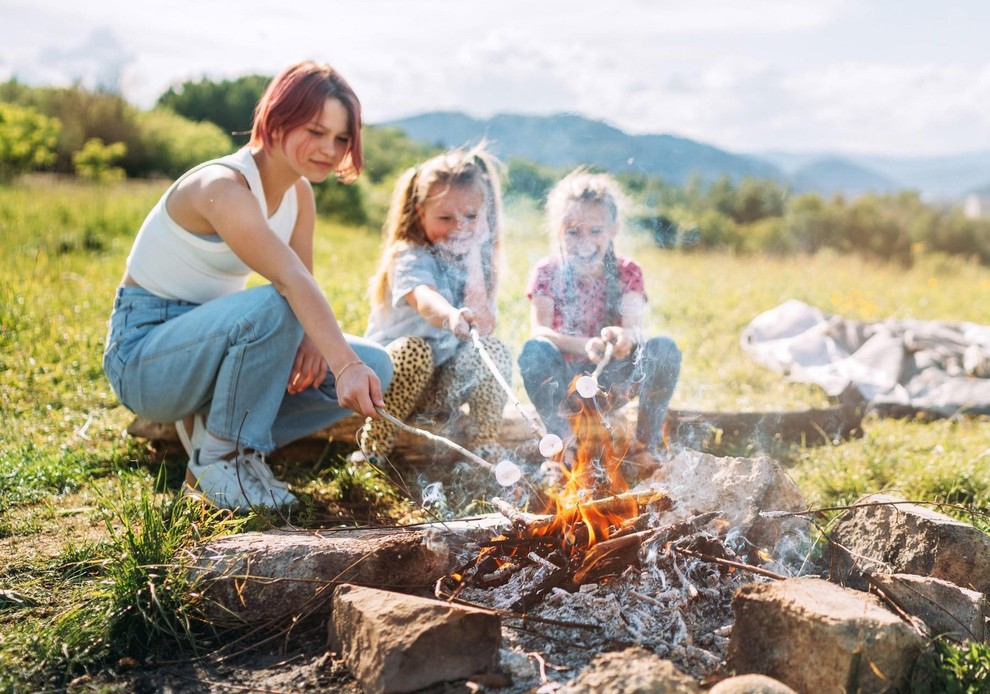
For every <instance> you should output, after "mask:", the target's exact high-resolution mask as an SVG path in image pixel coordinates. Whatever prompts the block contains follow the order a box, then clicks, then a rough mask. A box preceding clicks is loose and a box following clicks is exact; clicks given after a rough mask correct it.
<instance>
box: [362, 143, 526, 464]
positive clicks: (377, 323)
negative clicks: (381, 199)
mask: <svg viewBox="0 0 990 694" xmlns="http://www.w3.org/2000/svg"><path fill="white" fill-rule="evenodd" d="M497 164H498V162H497V161H496V160H495V159H494V158H493V157H492V155H491V154H490V153H488V152H487V151H486V149H485V147H484V145H483V144H482V145H478V146H476V147H474V148H471V149H456V150H452V151H448V152H446V153H444V154H441V155H438V156H436V157H433V158H432V159H429V160H428V161H426V162H424V163H422V164H420V165H419V166H416V167H414V168H412V169H409V170H408V171H406V172H405V173H404V174H403V176H402V177H401V178H400V179H399V181H398V182H397V184H396V188H395V192H394V194H393V196H392V201H391V206H390V209H389V213H388V218H387V220H386V223H385V228H384V249H383V252H382V256H381V261H380V263H379V266H378V271H377V273H376V274H375V275H374V277H373V278H372V281H371V287H370V298H371V306H372V312H371V317H370V319H369V322H368V330H367V332H366V337H367V338H369V339H370V340H373V341H375V342H378V343H379V344H381V345H384V346H385V348H386V350H387V351H388V353H389V355H390V356H391V358H392V363H393V367H394V370H395V376H394V378H393V381H392V385H391V386H390V388H389V389H388V390H387V391H386V393H385V405H386V410H387V411H388V412H389V413H390V414H392V415H394V416H395V417H397V418H399V419H401V420H406V419H408V418H409V417H410V416H411V415H413V414H425V415H429V416H433V417H440V418H441V419H449V418H450V417H451V416H452V415H454V414H455V413H456V412H457V410H458V408H459V407H460V406H461V405H462V404H463V403H467V404H468V406H469V408H470V417H471V425H470V427H467V428H466V429H468V430H469V431H470V432H471V440H470V441H467V442H466V443H467V445H469V446H471V447H474V448H475V449H476V452H477V453H478V454H479V455H481V456H482V457H484V458H487V459H492V458H495V457H497V456H499V455H501V453H502V452H501V450H500V449H499V448H498V447H497V445H496V442H497V438H498V435H499V432H500V429H501V426H502V409H503V407H504V406H505V402H506V399H507V395H506V394H505V392H504V391H503V390H502V389H501V388H500V387H499V385H498V382H497V381H496V380H495V378H494V376H493V374H492V373H491V372H490V371H489V369H488V368H487V367H486V366H485V364H484V362H482V361H481V359H480V358H479V354H478V352H477V350H476V348H475V347H474V345H473V342H472V340H470V339H468V337H469V335H470V331H471V329H472V328H475V329H477V331H478V333H479V334H480V336H481V338H482V343H483V344H484V345H485V347H486V348H487V350H488V352H489V353H490V354H491V356H492V358H493V359H494V361H495V362H496V363H497V365H498V366H499V370H500V371H501V373H502V375H503V376H504V378H505V379H506V380H507V381H508V380H509V379H510V378H511V374H512V358H511V355H510V353H509V350H508V348H507V347H506V346H505V345H504V344H503V343H502V342H500V341H499V340H498V339H497V338H495V337H493V336H492V331H493V330H494V329H495V295H496V291H497V288H498V262H499V246H500V244H501V236H502V219H501V216H502V215H501V189H500V184H499V179H498V172H497V170H496V166H497ZM396 433H397V432H396V428H395V426H394V425H393V424H391V423H390V422H388V421H387V420H382V419H379V420H369V421H368V422H367V423H366V424H365V426H364V427H363V429H362V430H361V432H360V435H359V443H360V446H361V450H362V452H363V454H364V455H365V456H369V457H381V456H385V455H387V454H388V453H389V452H390V451H391V450H392V448H393V446H394V444H395V436H396Z"/></svg>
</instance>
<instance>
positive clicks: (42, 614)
mask: <svg viewBox="0 0 990 694" xmlns="http://www.w3.org/2000/svg"><path fill="white" fill-rule="evenodd" d="M165 186H166V184H165V183H164V182H145V183H135V182H127V183H125V184H122V185H118V186H113V187H101V186H97V185H84V184H80V183H77V182H72V181H60V180H54V179H50V178H38V179H30V180H27V181H25V182H23V183H20V184H18V185H15V186H11V187H6V188H4V187H0V255H2V258H3V265H2V270H0V418H2V419H3V422H4V426H2V427H0V596H5V597H3V598H0V690H6V689H8V688H14V689H16V688H17V687H16V683H17V681H18V680H17V679H16V678H15V676H14V675H13V674H11V675H9V677H10V678H13V679H10V678H7V676H6V675H5V674H4V673H15V672H19V671H20V670H21V669H22V668H23V667H25V665H26V664H32V667H34V668H35V669H34V672H35V679H33V680H32V683H33V685H34V686H38V685H39V684H40V683H44V684H45V686H51V685H52V683H55V684H56V685H58V686H62V685H64V684H65V682H66V681H68V679H69V678H71V677H72V676H73V675H75V674H77V673H79V672H82V671H85V670H86V669H87V668H88V667H91V666H96V665H97V664H99V663H102V662H109V661H111V660H112V659H113V658H115V657H120V656H121V655H122V654H127V653H129V652H132V651H135V650H140V649H142V648H144V647H145V646H146V645H147V644H148V643H150V642H162V641H165V642H169V643H171V644H173V646H172V647H175V648H183V647H187V646H189V647H191V646H194V645H195V643H196V641H197V637H200V636H199V632H198V627H197V626H196V624H195V619H194V617H193V616H192V613H187V612H185V611H184V604H185V603H184V602H183V600H184V599H185V592H186V591H187V590H188V586H186V585H183V584H182V582H181V581H179V579H178V578H176V576H175V574H174V573H173V572H172V571H171V569H172V565H173V563H174V561H173V560H174V553H175V552H176V551H177V549H178V548H179V547H181V546H183V543H185V542H189V541H194V540H195V539H196V538H197V533H199V532H226V531H228V530H230V528H228V527H225V526H223V524H222V523H221V522H220V519H214V520H211V521H209V522H207V521H205V520H203V519H200V520H197V521H196V522H193V521H192V520H191V517H190V516H189V515H188V514H189V513H191V511H190V510H189V509H188V508H183V507H182V506H181V504H179V503H178V502H177V501H176V500H175V496H174V493H173V492H174V489H175V487H176V482H175V480H174V479H170V476H174V475H176V474H178V473H179V472H181V466H164V467H163V466H162V465H161V464H160V463H161V456H160V454H159V452H157V451H154V450H151V449H150V448H148V447H147V446H146V445H145V443H144V442H143V441H139V440H134V439H131V438H129V437H128V436H127V435H126V434H125V433H123V432H124V429H125V428H126V426H127V424H128V423H129V422H130V420H131V418H132V415H131V414H130V413H129V412H127V411H126V410H124V409H123V408H122V407H120V406H119V404H118V403H117V401H116V398H115V397H114V395H113V393H112V391H111V390H110V388H109V386H108V385H107V383H106V380H105V378H104V375H103V373H102V370H101V366H100V361H101V354H102V349H103V342H104V337H105V330H106V320H107V318H108V316H109V311H110V304H111V301H112V296H113V292H114V288H115V286H116V285H117V283H118V281H119V279H120V276H121V272H122V270H123V265H124V259H125V258H126V255H127V253H128V250H129V248H130V244H131V242H132V240H133V236H134V234H135V232H136V230H137V228H138V226H139V225H140V223H141V220H142V219H143V216H144V214H145V213H146V211H147V210H148V209H150V207H151V206H152V205H153V204H154V202H155V201H156V200H157V198H158V196H159V195H160V193H161V191H162V190H163V189H164V188H165ZM508 209H509V213H508V218H507V240H506V247H507V252H506V257H505V262H504V266H503V268H502V275H501V276H502V284H501V288H502V289H501V292H500V296H499V328H498V334H499V335H500V336H501V337H502V338H503V339H504V340H505V341H506V342H507V343H508V344H509V346H510V347H511V348H512V349H513V350H515V351H516V353H518V350H519V348H520V347H521V346H522V342H523V340H524V339H525V337H526V333H527V328H528V318H529V308H528V304H527V301H526V299H525V297H524V294H523V292H524V287H525V280H526V276H527V274H528V272H529V268H530V266H531V265H532V263H533V262H534V261H535V260H536V259H537V258H539V257H540V256H542V255H543V254H545V253H546V252H547V250H548V248H549V242H548V239H547V238H546V236H545V234H544V232H543V230H542V226H541V220H540V218H539V214H538V211H537V210H536V209H535V208H534V206H533V205H520V204H514V205H510V206H509V208H508ZM378 252H379V236H378V234H377V233H376V232H374V231H369V230H366V229H354V228H346V227H341V226H338V225H335V224H331V223H327V222H324V221H321V222H320V224H319V228H318V231H317V246H316V277H317V279H318V281H319V282H320V284H321V286H322V287H323V288H324V290H325V292H326V294H327V297H328V298H329V300H330V302H331V304H332V305H333V307H334V310H335V312H336V314H337V316H338V318H339V320H340V322H341V324H342V326H343V327H344V329H345V330H347V331H349V332H353V333H358V334H360V333H362V332H363V330H364V326H365V317H366V314H367V301H366V298H365V289H366V286H367V281H368V277H369V276H370V274H371V272H372V271H373V269H374V267H375V264H376V261H377V255H378ZM620 252H622V253H627V254H629V255H632V256H633V257H635V258H636V259H637V260H639V261H640V262H641V264H642V265H643V266H644V269H645V272H646V278H647V292H648V294H649V299H650V304H649V306H650V310H649V314H648V328H649V331H650V332H652V333H666V334H669V335H671V336H673V337H674V338H675V339H676V340H677V342H678V344H679V345H680V347H681V349H682V351H683V353H684V367H683V372H682V378H681V381H680V383H679V385H678V389H677V392H676V394H675V396H674V401H673V407H675V408H679V409H699V410H735V411H760V410H789V409H804V408H808V407H824V406H827V405H828V404H829V401H828V399H827V398H826V396H825V395H824V393H823V392H822V391H821V390H820V389H819V388H817V387H814V386H808V385H801V384H794V383H789V382H787V381H785V380H784V379H783V377H782V376H780V375H779V374H777V373H775V372H772V371H770V370H769V369H767V368H765V367H763V366H761V365H759V364H756V363H755V362H753V361H752V360H751V359H750V358H749V357H747V356H746V355H745V354H744V353H743V352H742V350H741V349H740V347H739V334H740V331H741V330H742V328H743V327H744V326H745V325H746V324H747V323H749V322H750V321H751V320H752V319H753V318H754V317H755V316H756V315H757V314H759V313H761V312H762V311H765V310H768V309H770V308H773V307H775V306H777V305H778V304H780V303H781V302H783V301H785V300H787V299H792V298H796V299H800V300H802V301H805V302H807V303H810V304H812V305H815V306H818V307H819V308H821V309H822V310H824V311H826V312H829V313H835V314H839V315H842V316H844V317H848V318H855V319H860V320H864V321H873V320H881V319H885V318H916V319H932V320H966V321H972V322H976V323H982V324H990V302H987V301H986V300H985V298H986V295H987V290H988V289H990V269H988V268H984V267H980V266H979V265H977V264H974V263H967V262H965V261H962V260H959V259H954V258H944V257H928V258H925V257H922V258H919V259H918V262H916V263H915V265H914V266H913V267H912V268H911V269H909V270H905V269H904V268H902V267H900V266H893V265H889V266H888V265H879V264H871V263H867V262H865V261H863V260H860V259H856V258H847V257H837V256H834V255H831V254H822V255H819V256H815V257H792V258H766V257H745V258H739V257H735V256H732V255H728V254H717V253H712V254H690V253H680V252H670V251H662V250H659V249H657V248H655V247H654V246H652V244H650V242H649V240H648V239H646V238H643V237H628V238H624V239H622V240H621V242H620ZM516 383H517V386H516V387H517V392H518V393H519V395H520V397H523V394H522V389H521V387H519V386H518V378H517V379H516ZM987 424H988V422H987V418H984V417H968V418H960V419H953V420H943V421H935V422H924V421H918V420H894V419H878V418H875V417H869V418H868V419H867V420H866V422H865V423H864V428H865V435H864V437H863V438H862V439H858V440H853V441H849V442H844V443H842V444H840V445H835V446H826V447H816V448H803V447H800V446H787V447H779V448H776V449H774V450H772V451H761V450H755V449H748V450H744V451H739V453H741V454H760V453H766V452H769V453H772V454H773V455H774V456H775V457H776V458H777V459H778V460H780V461H781V462H782V463H783V464H784V465H785V467H786V468H787V470H788V473H789V474H790V475H791V476H792V477H793V479H794V480H795V481H796V482H797V484H798V486H799V488H800V489H801V490H802V492H803V493H804V495H805V497H806V499H807V501H808V503H809V505H811V506H812V507H823V506H832V505H841V504H848V503H851V502H852V501H854V500H856V499H857V498H858V497H859V496H861V495H863V494H866V493H871V492H879V491H898V492H899V493H901V494H903V495H904V496H906V497H908V498H912V499H918V500H924V501H941V502H944V503H947V504H955V505H957V506H955V507H948V508H947V510H948V511H949V512H951V513H953V514H955V515H958V516H960V517H963V518H966V519H967V520H970V521H973V522H975V523H976V524H977V525H978V526H979V527H981V528H983V529H984V530H987V529H988V525H990V524H988V522H987V516H986V515H985V514H986V512H987V510H988V509H990V464H988V458H990V428H988V426H987ZM326 458H328V456H324V459H321V460H319V461H316V462H314V464H313V466H311V467H310V468H306V467H304V468H302V469H301V472H300V474H304V475H306V474H311V476H312V485H311V486H305V487H303V492H302V493H303V496H304V497H305V498H304V501H305V502H306V503H307V504H309V508H308V509H307V514H308V515H307V516H306V517H313V515H314V513H315V512H314V505H315V506H321V509H319V513H322V514H324V515H325V514H326V512H327V509H333V508H337V509H342V508H345V507H346V505H347V504H348V503H360V504H363V505H364V506H365V507H366V508H371V509H373V511H374V515H375V517H379V518H383V517H386V516H391V517H393V518H404V517H407V516H408V514H409V513H410V508H409V506H408V504H406V503H404V502H403V501H402V494H401V493H398V492H396V490H394V489H391V488H389V487H388V485H387V484H384V483H383V481H382V479H381V478H380V477H378V476H375V475H373V474H370V472H369V471H368V470H365V469H361V468H357V467H354V466H345V465H341V464H339V460H334V459H332V456H329V458H331V459H326ZM294 481H295V480H294ZM300 481H301V482H303V481H304V480H300ZM126 498H131V499H134V501H132V502H128V501H125V500H124V499H126ZM334 504H336V506H335V505H334ZM961 507H967V508H969V509H971V510H972V513H970V512H968V511H967V510H966V509H965V508H961ZM981 511H982V513H981ZM184 514H185V515H184ZM317 515H318V514H317ZM265 520H266V519H258V518H255V519H250V520H249V521H248V526H245V527H257V526H258V525H259V524H260V525H263V524H264V522H265ZM366 520H367V519H366ZM121 557H125V558H126V559H127V560H126V561H123V562H121V561H119V560H120V559H121ZM2 591H6V592H2ZM18 597H21V598H23V600H19V599H18ZM128 606H130V607H128ZM200 638H201V637H200ZM183 644H185V646H184V645H183ZM947 648H948V651H945V652H944V653H943V652H941V651H940V652H939V655H938V657H937V658H936V659H935V662H936V665H934V666H933V667H935V669H936V670H938V671H939V672H944V671H947V670H948V669H950V668H955V669H961V670H962V671H964V674H962V675H958V676H956V680H958V681H966V679H965V678H966V677H971V678H972V677H976V675H974V674H973V673H974V672H976V671H977V670H978V668H979V667H984V669H985V667H986V663H987V661H988V658H990V656H988V654H987V651H986V650H982V651H981V650H979V649H977V650H976V651H975V652H972V651H970V650H965V649H963V650H960V649H953V648H952V647H947ZM933 658H935V656H933ZM39 663H43V664H44V666H43V667H42V666H41V665H39ZM965 673H969V674H965ZM959 691H976V690H966V689H959Z"/></svg>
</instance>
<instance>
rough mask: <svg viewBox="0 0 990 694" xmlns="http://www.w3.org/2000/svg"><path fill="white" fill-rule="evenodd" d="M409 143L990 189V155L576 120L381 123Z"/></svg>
mask: <svg viewBox="0 0 990 694" xmlns="http://www.w3.org/2000/svg"><path fill="white" fill-rule="evenodd" d="M379 125H383V126H393V127H397V128H399V129H401V130H403V131H404V132H405V133H406V134H407V135H408V136H409V137H410V138H411V139H413V140H417V141H421V142H426V143H429V144H435V145H439V146H442V147H455V146H459V145H463V144H466V143H471V142H477V141H478V140H480V139H481V138H485V139H486V140H488V141H489V143H490V148H491V149H492V151H493V152H494V153H495V154H497V155H498V156H499V157H501V158H502V159H503V160H508V159H512V158H515V157H519V158H523V159H529V160H531V161H533V162H536V163H538V164H542V165H545V166H552V167H560V168H567V167H573V166H577V165H579V164H593V165H598V166H601V167H604V168H605V169H606V170H608V171H612V172H615V173H618V172H622V171H634V172H640V173H643V174H646V175H648V176H651V177H654V176H655V177H660V178H662V179H663V180H664V181H666V182H667V183H671V184H675V185H681V184H684V183H686V182H687V181H688V180H690V179H691V178H692V177H693V176H697V177H699V178H700V179H701V180H702V181H703V182H711V181H714V180H716V179H718V178H720V177H722V176H729V177H730V178H731V179H732V180H735V181H738V180H739V179H742V178H747V177H751V178H769V179H774V180H777V181H779V182H781V183H782V184H785V185H787V186H789V187H790V188H791V189H793V190H797V191H802V192H803V191H815V192H818V193H820V194H822V195H826V196H828V195H832V194H835V193H842V194H845V195H849V196H853V195H857V194H861V193H864V192H875V193H890V192H895V191H899V190H916V191H918V192H920V193H921V194H922V195H923V196H925V197H926V198H927V199H931V200H945V201H956V200H959V199H961V198H963V197H965V196H966V195H967V194H969V193H972V192H981V193H982V192H985V191H987V189H990V151H984V152H973V153H966V154H961V155H958V156H936V157H893V156H871V155H849V154H839V153H829V152H818V153H795V152H774V151H770V152H762V153H748V154H745V153H738V152H730V151H728V150H724V149H720V148H718V147H714V146H712V145H708V144H705V143H702V142H697V141H694V140H690V139H687V138H683V137H677V136H675V135H666V134H655V135H630V134H628V133H625V132H623V131H622V130H620V129H619V128H616V127H614V126H612V125H609V124H608V123H605V122H603V121H599V120H593V119H590V118H586V117H584V116H581V115H577V114H572V113H562V114H557V115H551V116H533V115H521V114H499V115H495V116H493V117H491V118H487V119H479V118H474V117H472V116H470V115H468V114H465V113H462V112H458V111H436V112H430V113H422V114H418V115H414V116H410V117H408V118H401V119H398V120H392V121H387V122H384V123H379Z"/></svg>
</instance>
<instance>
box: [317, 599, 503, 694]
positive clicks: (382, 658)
mask: <svg viewBox="0 0 990 694" xmlns="http://www.w3.org/2000/svg"><path fill="white" fill-rule="evenodd" d="M501 640H502V631H501V624H500V621H499V618H498V616H497V615H495V614H493V613H491V612H486V611H484V610H479V609H475V608H472V607H465V606H461V605H454V604H451V603H448V602H442V601H440V600H433V599H430V598H421V597H415V596H410V595H403V594H400V593H392V592H389V591H384V590H378V589H375V588H367V587H362V586H353V585H343V586H338V587H337V588H336V589H335V591H334V595H333V613H332V617H331V621H330V625H329V641H330V647H331V649H333V650H335V651H337V652H338V653H340V654H341V656H342V657H343V659H344V662H345V663H346V664H347V667H348V669H349V670H350V671H351V673H352V674H353V675H354V677H355V678H356V679H357V680H358V681H359V682H360V683H361V686H362V687H363V689H364V691H366V692H368V693H369V694H391V693H398V692H412V691H415V690H417V689H422V688H423V687H429V686H431V685H435V684H439V683H441V682H449V681H452V680H458V679H465V678H468V677H470V676H472V675H475V674H478V673H484V672H492V671H494V670H496V669H497V667H498V652H499V647H500V646H501Z"/></svg>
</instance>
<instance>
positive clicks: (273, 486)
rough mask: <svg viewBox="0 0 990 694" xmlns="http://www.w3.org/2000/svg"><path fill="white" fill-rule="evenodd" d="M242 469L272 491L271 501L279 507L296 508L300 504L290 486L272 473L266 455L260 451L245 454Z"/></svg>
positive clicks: (241, 459) (242, 456) (241, 458)
mask: <svg viewBox="0 0 990 694" xmlns="http://www.w3.org/2000/svg"><path fill="white" fill-rule="evenodd" d="M240 461H241V468H242V469H244V468H246V469H247V471H248V472H249V473H250V474H251V475H253V476H254V477H255V479H257V480H258V482H260V483H261V486H262V487H264V488H265V489H267V490H270V491H271V495H270V496H269V499H272V498H274V499H275V502H276V504H277V505H278V506H283V507H288V506H295V505H296V504H297V503H299V499H297V498H296V495H295V494H293V493H292V492H290V491H289V484H288V483H287V482H284V481H283V480H280V479H279V478H277V477H276V476H275V473H274V472H272V469H271V468H270V467H269V466H268V461H267V460H265V454H264V453H261V452H260V451H249V452H245V453H243V454H242V455H241V456H240Z"/></svg>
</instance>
